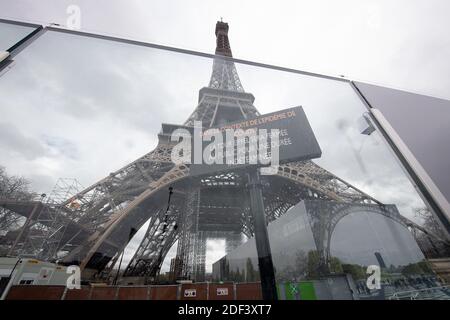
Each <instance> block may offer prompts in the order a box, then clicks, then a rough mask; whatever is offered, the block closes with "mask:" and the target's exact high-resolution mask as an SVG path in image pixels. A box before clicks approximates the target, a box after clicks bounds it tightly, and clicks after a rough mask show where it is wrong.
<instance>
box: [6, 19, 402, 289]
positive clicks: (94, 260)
mask: <svg viewBox="0 0 450 320" xmlns="http://www.w3.org/2000/svg"><path fill="white" fill-rule="evenodd" d="M228 28H229V27H228V24H227V23H224V22H221V21H219V22H217V24H216V28H215V34H216V51H215V59H214V61H213V66H212V75H211V79H210V81H209V85H208V86H207V87H204V88H202V89H200V91H199V99H198V104H197V107H196V108H195V110H194V111H193V112H192V114H191V115H190V116H189V117H188V118H187V120H186V122H185V123H184V124H183V126H187V127H192V126H193V125H194V121H202V123H203V126H204V127H205V128H208V127H214V126H218V125H222V124H226V123H229V122H234V121H237V120H242V119H249V118H252V117H255V116H258V115H259V112H258V110H257V109H256V107H255V106H254V101H255V97H254V96H253V95H252V94H251V93H248V92H245V91H244V88H243V86H242V83H241V81H240V79H239V76H238V73H237V69H236V66H235V64H234V62H233V59H232V52H231V48H230V42H229V39H228ZM176 127H179V126H176V125H171V124H162V130H161V132H160V133H159V135H158V139H159V142H158V145H157V147H156V148H155V149H154V150H153V151H151V152H149V153H147V154H145V155H144V156H142V157H140V158H139V159H137V160H135V161H134V162H132V163H130V164H128V165H126V166H125V167H123V168H121V169H119V170H117V171H115V172H113V173H111V174H109V175H108V176H107V177H105V178H103V179H102V180H100V181H98V182H96V183H95V184H93V185H92V186H90V187H88V188H86V189H84V190H82V191H81V192H79V193H77V194H75V195H74V196H72V197H70V199H67V200H66V201H64V202H63V203H61V204H59V205H58V206H57V207H55V208H47V209H46V210H43V209H42V210H41V211H42V212H53V211H58V212H59V216H60V217H61V218H60V219H59V222H58V223H56V226H55V223H54V222H53V226H52V228H53V230H54V231H53V232H51V233H50V234H51V235H50V236H49V237H55V238H57V239H58V241H51V240H52V239H51V238H49V239H47V241H46V245H45V244H43V245H42V249H41V250H40V251H39V254H38V256H39V257H40V258H42V259H46V260H51V259H52V258H53V259H54V258H55V253H56V252H67V254H66V256H65V257H64V258H62V260H61V261H60V262H62V263H64V264H78V265H80V267H81V268H82V270H83V276H84V277H85V278H91V277H93V276H94V275H96V276H103V277H108V276H111V275H112V274H113V273H114V272H115V271H114V270H113V267H114V266H115V265H116V264H117V262H118V259H120V256H121V253H122V252H123V250H124V249H125V247H126V246H127V244H128V243H129V241H130V238H131V236H132V235H133V234H134V232H135V231H136V230H139V229H140V228H141V227H142V226H143V225H144V224H145V223H146V222H147V223H148V227H147V230H146V232H145V235H144V237H143V239H142V241H141V243H140V245H139V247H138V249H137V250H136V252H135V254H134V256H133V257H132V259H131V261H130V262H129V263H128V265H127V267H126V269H125V271H124V276H137V277H145V278H147V279H152V278H154V277H155V276H156V275H157V274H158V273H159V271H160V269H161V266H162V263H163V261H164V258H165V257H166V255H167V253H168V251H169V249H170V248H171V247H172V246H173V245H174V244H175V243H176V242H178V246H177V253H176V258H175V270H176V277H177V278H183V279H192V280H195V281H203V280H204V278H205V256H206V242H207V240H208V239H225V247H226V250H225V251H226V252H230V251H231V250H233V249H234V248H236V247H237V246H239V245H240V244H241V243H242V242H243V241H244V240H243V239H244V237H243V236H245V237H247V238H250V237H252V236H253V223H252V218H251V215H250V204H249V196H248V190H247V186H246V184H247V181H246V177H245V175H244V174H243V173H242V172H241V171H239V172H226V173H220V174H212V175H210V176H207V177H201V178H195V177H191V176H189V165H187V164H179V165H176V164H174V163H173V162H172V161H171V150H172V148H173V146H174V144H175V143H174V142H171V140H170V135H171V133H172V131H173V129H174V128H176ZM263 198H264V204H265V217H266V222H267V223H270V222H271V221H273V220H275V219H277V218H278V217H280V216H281V215H283V214H284V213H285V212H286V211H287V210H288V209H289V208H291V207H292V206H294V205H295V204H297V203H298V202H300V201H302V200H307V201H320V200H321V201H327V203H328V204H327V205H325V206H324V205H321V206H320V205H318V206H316V207H317V208H318V209H317V214H316V215H315V216H314V217H312V221H313V222H314V221H316V222H315V224H314V226H315V227H314V228H313V229H315V228H316V229H317V228H319V230H318V231H317V232H315V240H316V242H317V243H318V244H319V245H318V247H319V248H320V250H322V251H323V252H326V248H325V247H326V245H323V243H326V241H327V240H326V239H327V238H328V240H329V235H328V237H327V234H326V232H325V231H324V230H325V229H326V228H327V227H324V226H325V225H327V226H328V227H329V228H331V227H330V226H331V225H333V226H334V225H335V223H336V221H337V220H336V217H338V216H339V217H340V216H342V213H339V212H344V211H345V210H344V211H339V210H338V209H339V208H346V211H345V212H347V213H346V214H348V212H349V210H348V208H349V206H350V207H351V206H357V207H358V206H359V207H361V206H369V207H372V208H373V209H372V210H374V211H377V212H378V213H381V214H384V215H386V216H389V217H391V218H393V219H395V220H397V221H399V222H401V223H403V224H406V225H407V224H408V223H410V222H408V221H407V220H406V219H405V218H403V217H402V216H400V214H399V213H398V211H397V210H396V208H395V206H391V207H386V209H383V207H382V208H381V209H380V203H379V202H378V201H377V200H376V199H374V198H372V197H370V196H369V195H367V194H365V193H364V192H362V191H361V190H359V189H357V188H356V187H354V186H352V185H351V184H349V183H347V182H345V181H344V180H342V179H340V178H339V177H337V176H335V175H334V174H332V173H331V172H328V171H327V170H325V169H324V168H322V167H320V166H318V165H317V164H315V163H314V162H313V161H301V162H292V163H288V164H283V165H280V166H279V167H278V172H277V174H275V175H271V176H264V177H263ZM0 205H1V206H3V207H4V208H8V209H10V210H12V211H15V212H18V213H19V214H22V215H24V216H27V215H28V216H29V214H27V213H26V212H27V211H26V210H28V209H26V208H25V207H20V206H18V204H17V203H14V202H11V201H10V202H8V201H0ZM327 206H328V207H327ZM330 206H331V207H330ZM323 207H327V208H326V212H327V213H326V214H323V211H321V210H324V209H320V208H323ZM38 211H39V210H38ZM334 213H336V214H335V215H334ZM35 214H36V215H38V213H35ZM323 217H327V219H328V221H332V222H333V223H331V224H330V223H328V224H324V222H323ZM42 221H45V220H42ZM42 223H43V224H45V222H42ZM58 226H59V227H58ZM51 243H57V247H56V248H55V246H53V247H51V246H50V244H51ZM325 258H326V254H325V253H324V259H325Z"/></svg>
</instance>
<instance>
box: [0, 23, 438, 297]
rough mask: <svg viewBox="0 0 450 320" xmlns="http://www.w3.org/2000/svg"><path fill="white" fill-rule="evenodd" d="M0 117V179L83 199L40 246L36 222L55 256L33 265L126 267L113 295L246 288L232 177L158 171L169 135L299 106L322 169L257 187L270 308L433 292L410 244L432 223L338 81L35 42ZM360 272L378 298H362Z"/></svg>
mask: <svg viewBox="0 0 450 320" xmlns="http://www.w3.org/2000/svg"><path fill="white" fill-rule="evenodd" d="M219 31H220V32H218V33H217V35H218V36H221V35H223V30H219ZM218 45H222V47H219V48H218V49H219V50H218V51H217V50H216V51H217V52H216V53H218V54H221V55H226V56H227V55H228V56H231V51H230V49H229V43H228V41H225V40H224V41H218ZM80 48H82V53H83V54H80ZM208 79H209V82H208ZM203 86H206V87H203ZM202 87H203V88H202ZM244 88H245V90H247V91H244ZM199 89H200V91H199ZM250 92H251V93H250ZM0 105H1V108H2V116H3V117H2V120H1V122H0V130H1V131H2V134H1V135H0V145H1V146H2V148H3V150H4V152H2V153H1V154H0V162H1V163H2V164H3V165H5V166H6V167H7V168H8V170H11V172H12V173H15V174H22V175H26V176H28V177H29V178H30V179H31V180H32V186H33V188H34V189H36V190H39V191H40V192H48V193H50V192H49V190H51V186H52V185H53V183H54V179H55V177H58V176H68V175H69V176H74V177H77V178H78V179H79V180H80V182H81V184H82V185H84V186H91V187H89V188H87V189H84V191H82V190H83V189H80V190H78V192H79V193H78V194H76V195H75V196H73V197H70V198H69V200H68V202H67V203H64V205H62V206H61V207H58V210H61V211H63V212H64V214H63V217H64V219H66V218H67V219H70V223H69V224H67V220H64V219H63V220H58V221H56V222H55V223H56V225H58V224H59V225H60V226H64V225H68V226H70V227H67V228H60V229H58V231H57V232H56V233H54V232H53V233H52V232H51V231H52V229H51V227H49V226H47V225H45V222H44V219H43V220H42V225H43V227H42V226H41V229H40V230H41V231H42V232H47V233H51V234H53V235H58V237H59V238H58V242H57V243H61V244H62V245H61V246H60V247H58V248H56V249H54V248H53V247H51V245H50V244H48V243H45V242H43V243H40V244H39V247H40V248H43V249H41V251H39V252H38V254H40V255H41V256H43V255H47V256H51V257H52V258H53V259H55V260H57V261H60V262H64V263H66V264H70V263H76V264H81V265H82V267H83V268H84V274H83V276H84V277H85V278H86V279H96V280H98V279H103V280H105V279H106V280H105V281H110V282H111V281H115V280H114V278H117V277H116V274H118V272H117V271H118V270H117V269H118V268H119V266H118V265H119V264H120V262H121V261H122V257H123V263H122V264H121V267H122V269H121V279H120V280H119V282H120V281H123V282H121V283H124V284H129V283H134V284H138V283H139V284H142V283H146V284H148V283H155V282H156V283H158V281H159V283H161V282H164V281H165V282H170V281H172V282H173V281H174V280H175V279H185V280H186V279H191V280H193V281H197V282H201V281H205V280H215V281H233V282H238V283H242V282H258V281H259V280H260V275H259V268H258V259H257V252H256V247H255V243H254V239H253V236H254V231H253V222H252V219H251V215H250V204H249V196H248V188H247V177H246V175H245V171H236V172H226V173H220V174H211V175H208V176H203V177H201V178H198V179H197V178H193V177H189V166H188V165H180V166H175V165H174V163H172V162H171V159H170V151H171V148H172V147H173V146H172V145H171V144H170V143H169V141H170V135H171V133H172V131H173V129H174V128H177V127H178V125H181V124H184V125H186V126H191V125H192V124H193V122H194V121H197V120H202V121H203V125H204V126H205V127H212V126H216V125H220V124H224V123H229V122H232V121H235V120H239V119H243V118H252V117H254V116H256V115H258V114H265V113H269V112H273V111H277V110H280V109H284V108H289V107H294V106H298V105H301V106H302V107H303V109H304V110H305V113H306V116H307V118H308V120H309V122H310V124H311V127H312V130H313V132H314V135H315V136H316V139H317V140H318V143H319V145H320V147H321V149H322V156H321V157H320V158H318V159H314V160H308V161H299V162H294V163H289V164H282V165H281V166H280V167H279V168H278V171H277V172H276V174H275V175H272V176H264V177H263V178H262V188H263V196H264V204H265V215H266V220H267V222H268V230H269V240H270V245H271V250H272V257H273V261H274V266H275V275H276V279H277V289H278V295H279V297H280V298H281V299H379V298H384V299H389V298H395V297H397V296H399V295H401V294H403V295H405V294H404V292H410V291H415V292H416V291H420V290H422V289H423V288H427V287H438V286H439V285H440V283H439V280H438V278H437V277H436V276H435V275H434V273H433V271H432V270H431V269H430V265H429V264H428V263H427V261H426V258H427V259H428V258H429V255H428V254H427V252H426V250H424V248H425V246H424V245H423V244H422V243H420V241H419V243H418V242H417V241H416V238H417V239H418V238H419V237H416V238H415V237H414V236H417V235H418V234H423V230H421V229H420V228H419V229H418V228H417V227H418V225H419V224H421V223H422V222H423V221H422V220H421V218H418V217H417V212H429V210H428V209H427V206H426V204H425V203H424V202H423V201H422V200H421V198H420V197H419V195H418V193H417V192H416V190H415V188H414V186H413V185H412V184H411V183H410V182H409V180H408V178H407V176H406V175H405V173H404V172H403V170H402V168H401V166H400V165H399V164H398V162H397V161H396V159H395V157H394V156H393V154H392V153H391V152H390V150H389V149H388V147H387V146H386V145H385V143H384V140H383V139H382V137H381V136H380V134H379V132H378V131H377V130H376V129H375V127H374V126H373V125H372V124H371V122H370V117H369V116H368V114H367V109H366V108H365V106H364V105H363V104H362V103H361V101H360V100H359V98H358V97H357V96H356V94H355V93H354V92H353V91H352V88H351V87H350V86H349V84H348V83H346V82H342V81H333V80H329V79H322V78H314V77H310V76H305V75H299V74H291V73H286V72H280V71H275V70H270V69H263V68H255V67H252V66H248V65H242V64H234V63H232V62H230V61H229V60H224V59H221V58H219V57H217V58H216V59H214V60H212V59H206V58H200V57H195V56H192V55H183V54H180V53H175V52H168V51H163V50H157V49H153V48H148V47H141V46H136V45H129V44H125V43H119V42H114V41H108V40H104V39H102V40H100V39H95V38H89V37H83V36H80V35H75V34H70V33H63V32H55V31H47V32H46V33H45V34H44V35H43V36H41V37H40V38H39V39H37V40H36V41H34V42H33V43H32V44H30V45H29V46H28V47H27V48H26V50H24V51H23V52H21V54H20V55H18V56H17V57H16V67H15V68H14V70H13V72H9V73H7V74H5V75H4V76H3V77H2V78H1V79H0ZM18 119H20V121H19V120H18ZM361 121H362V123H363V126H366V127H367V126H369V127H371V128H370V129H368V128H361ZM162 124H163V125H162ZM172 124H175V125H172ZM176 124H178V125H176ZM161 125H162V126H161ZM11 141H13V142H14V143H11ZM151 150H154V151H151ZM142 155H144V156H142ZM136 159H137V160H136ZM118 168H123V169H119V170H118ZM169 187H171V188H169ZM17 229H18V228H17ZM17 229H16V230H13V231H17ZM59 230H63V231H62V232H60V231H59ZM411 232H413V233H411ZM425 238H426V241H429V240H430V237H428V236H427V237H425ZM41 239H42V238H41ZM92 239H94V240H92ZM431 241H432V242H431V243H432V245H428V247H430V246H431V247H432V248H433V249H434V248H436V246H435V241H436V239H435V238H433V237H432V239H431ZM52 243H56V242H52ZM439 243H440V244H442V242H439ZM24 247H25V245H24V244H23V246H22V247H21V246H18V250H21V248H24ZM52 248H53V249H52ZM51 253H52V254H53V255H51ZM55 253H56V255H55ZM440 256H442V254H440ZM444 256H445V255H444ZM370 265H376V266H378V267H379V268H380V272H381V279H380V283H381V286H380V288H375V289H371V288H369V287H368V286H367V281H366V280H367V278H368V276H369V275H368V274H367V268H368V267H369V266H370ZM166 272H169V273H167V274H166ZM136 278H140V280H136ZM142 278H143V280H142ZM139 281H141V282H139ZM436 292H438V291H436ZM436 294H440V295H442V296H445V292H444V293H442V292H439V293H436Z"/></svg>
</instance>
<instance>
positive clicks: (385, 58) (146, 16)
mask: <svg viewBox="0 0 450 320" xmlns="http://www.w3.org/2000/svg"><path fill="white" fill-rule="evenodd" d="M394 2H395V3H394ZM69 4H77V5H79V6H80V9H81V27H82V30H85V31H91V32H96V33H101V34H111V35H117V36H121V37H127V38H134V39H139V40H144V41H149V42H155V43H159V44H166V45H172V46H177V47H182V48H188V49H194V50H199V51H203V52H209V53H213V51H214V47H215V36H214V27H215V23H216V21H217V20H218V19H220V17H223V19H224V21H226V22H228V23H229V24H230V32H229V35H230V42H231V46H232V50H233V54H234V56H235V57H237V58H243V59H248V60H254V61H259V62H266V63H273V64H277V65H282V66H287V67H291V68H298V69H302V70H307V71H314V72H322V73H326V74H330V75H341V74H343V75H345V76H347V77H349V78H352V79H363V80H365V81H369V82H374V83H381V84H384V85H388V86H392V87H396V88H403V89H406V90H409V91H414V92H419V93H423V94H429V95H434V96H440V97H444V98H448V99H450V77H449V74H450V59H448V57H449V56H450V40H449V36H448V30H450V22H449V21H450V19H448V12H449V9H450V3H449V2H448V1H376V2H375V1H339V2H337V1H314V2H313V1H292V2H285V3H284V5H280V4H279V2H275V1H270V2H264V1H254V2H253V1H246V2H245V3H243V1H222V2H212V1H189V2H187V1H160V2H152V3H150V2H149V1H111V0H109V1H48V0H41V1H20V0H15V1H5V0H0V7H1V8H2V11H1V13H0V17H1V18H9V19H16V20H26V21H30V22H37V23H41V24H49V23H59V24H61V25H65V23H66V19H67V14H66V8H67V6H68V5H69ZM0 34H1V33H0ZM0 49H1V48H0ZM211 67H212V61H211V60H209V59H203V58H198V57H193V56H185V55H180V54H177V53H170V52H166V51H159V50H154V49H149V48H141V47H136V46H129V45H125V44H119V43H116V42H110V41H100V40H95V39H91V38H84V37H78V36H72V35H67V34H62V33H55V32H48V33H46V34H45V35H43V36H42V37H40V38H39V39H38V40H37V41H35V42H34V43H32V44H31V45H30V46H29V47H28V48H27V49H26V50H24V51H23V52H22V53H21V54H20V55H19V56H17V57H16V58H15V65H14V66H13V68H12V69H11V70H9V71H8V72H7V73H5V74H4V75H2V76H1V77H0V108H1V112H2V117H1V118H0V147H1V150H2V152H1V154H0V164H1V165H4V166H5V167H6V168H7V170H8V171H9V172H10V173H13V174H20V175H24V176H26V177H27V178H29V179H30V180H31V181H32V183H33V188H34V189H36V190H38V191H42V192H49V191H50V189H51V187H52V186H53V185H54V183H55V182H56V179H57V178H58V177H75V178H77V179H78V180H79V181H80V182H81V184H82V185H83V186H88V185H90V184H92V183H94V182H95V181H97V180H99V179H100V178H102V177H104V176H106V175H107V174H109V173H110V172H112V171H115V170H117V169H119V168H120V167H122V166H124V165H126V164H127V163H129V162H131V161H133V160H135V159H136V158H137V157H139V156H141V155H143V154H145V153H146V152H148V151H150V150H152V149H153V148H154V147H155V145H156V143H157V136H156V135H157V133H158V131H159V130H160V125H161V123H162V122H169V123H182V122H184V120H185V119H186V118H187V117H188V116H189V114H190V113H191V112H192V111H193V109H194V108H195V105H196V102H197V98H198V96H197V95H198V90H199V89H200V88H201V87H202V86H206V85H207V84H208V82H209V77H210V73H211ZM237 69H238V72H239V75H240V77H241V81H242V83H243V86H244V88H245V89H246V91H248V92H251V93H253V94H254V95H255V97H256V101H255V105H256V107H257V108H258V109H259V111H260V112H261V113H266V112H271V111H275V110H279V109H282V108H288V107H292V106H296V105H302V106H304V108H305V112H306V114H307V116H308V119H309V121H310V122H311V125H312V127H313V130H314V132H315V134H316V136H317V139H318V141H319V144H320V146H321V148H322V151H323V156H322V158H320V159H318V160H317V161H316V163H318V164H319V165H321V166H323V167H324V168H326V169H327V170H329V171H331V172H333V173H334V174H336V175H337V176H339V177H341V178H342V179H344V180H346V181H348V182H350V183H352V184H354V185H355V186H357V187H358V188H360V189H362V190H363V191H364V192H366V193H368V194H369V195H371V196H374V197H375V198H377V199H378V200H380V201H382V202H385V203H395V204H397V206H398V207H399V209H400V211H401V212H402V213H403V214H405V215H406V216H409V217H412V216H413V215H412V210H413V209H414V208H417V207H420V206H421V205H422V203H421V201H420V199H419V197H418V196H417V194H416V193H415V191H414V189H413V188H412V186H411V185H410V184H409V182H408V180H407V178H406V177H405V176H404V174H403V173H402V171H401V169H400V167H399V166H398V164H397V163H396V161H395V160H394V158H393V157H392V155H391V154H390V152H389V151H388V150H387V148H386V147H385V146H384V143H383V141H381V139H380V138H379V137H378V136H377V133H375V134H373V135H371V136H369V137H368V136H364V135H361V134H359V132H358V126H357V120H358V118H360V116H361V115H362V113H363V112H364V108H363V106H362V104H361V102H360V101H359V99H358V98H357V97H356V96H355V95H354V94H353V93H352V92H351V90H350V88H349V87H348V85H347V84H345V83H337V82H331V81H327V80H323V79H314V78H308V77H304V76H299V75H295V74H288V73H283V72H278V71H272V70H264V69H255V68H253V67H249V66H243V65H238V66H237ZM336 137H340V138H339V139H337V138H336ZM135 245H136V243H134V244H132V245H131V246H130V248H131V247H134V246H135ZM219 247H222V249H220V248H219ZM131 251H132V250H128V251H127V256H130V255H131ZM208 252H210V253H211V252H213V253H215V254H213V255H211V254H210V255H209V258H208V260H207V261H208V262H212V261H215V260H217V258H218V257H220V255H221V254H223V243H219V242H218V241H216V242H210V243H209V251H208ZM166 267H167V261H166ZM208 269H210V267H208Z"/></svg>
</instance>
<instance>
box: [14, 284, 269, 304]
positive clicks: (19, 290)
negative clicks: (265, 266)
mask: <svg viewBox="0 0 450 320" xmlns="http://www.w3.org/2000/svg"><path fill="white" fill-rule="evenodd" d="M6 299H8V300H261V299H262V295H261V285H260V283H259V282H254V283H237V284H236V283H189V284H186V283H184V284H177V285H158V286H156V285H151V286H82V287H81V288H80V289H68V288H66V287H64V286H43V285H18V286H13V287H12V288H11V290H10V291H9V293H8V296H7V297H6Z"/></svg>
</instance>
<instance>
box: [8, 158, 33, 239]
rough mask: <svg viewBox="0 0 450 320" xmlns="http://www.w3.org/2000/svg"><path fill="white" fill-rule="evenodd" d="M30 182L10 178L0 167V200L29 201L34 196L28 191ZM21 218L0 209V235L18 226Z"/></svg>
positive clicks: (21, 178)
mask: <svg viewBox="0 0 450 320" xmlns="http://www.w3.org/2000/svg"><path fill="white" fill-rule="evenodd" d="M29 187H30V182H29V181H28V180H27V179H25V178H24V177H18V176H10V175H8V173H7V172H6V169H5V168H4V167H2V166H0V199H11V200H30V199H32V198H33V197H34V196H35V194H34V193H32V192H31V191H30V188H29ZM20 220H21V216H19V215H17V214H15V213H14V212H11V211H10V210H7V209H5V208H2V207H0V234H2V233H3V234H4V233H6V232H7V231H8V230H11V229H15V228H18V227H19V226H20Z"/></svg>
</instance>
